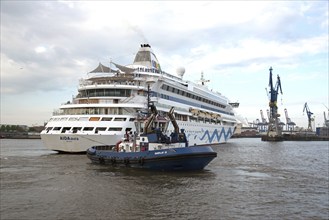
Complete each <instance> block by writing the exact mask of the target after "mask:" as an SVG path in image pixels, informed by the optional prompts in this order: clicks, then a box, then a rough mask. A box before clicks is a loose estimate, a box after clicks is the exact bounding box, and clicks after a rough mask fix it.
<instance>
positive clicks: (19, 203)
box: [0, 139, 329, 220]
mask: <svg viewBox="0 0 329 220" xmlns="http://www.w3.org/2000/svg"><path fill="white" fill-rule="evenodd" d="M214 150H215V151H217V153H218V157H217V158H216V159H215V160H213V161H212V162H211V163H210V164H209V165H208V166H207V167H206V169H205V170H204V171H198V172H150V171H144V170H136V169H122V168H120V169H119V168H110V167H106V166H99V165H94V164H91V163H90V161H89V160H88V158H87V157H86V156H85V155H60V154H56V153H55V152H53V151H49V150H46V149H45V148H44V146H43V144H42V142H41V141H40V140H6V139H2V140H1V157H0V162H1V167H0V168H1V173H0V177H1V178H0V181H1V182H0V183H1V194H0V195H1V196H0V207H1V214H0V215H1V216H0V219H1V220H5V219H50V220H51V219H328V216H329V192H328V189H329V186H328V158H329V153H328V152H329V146H328V142H279V143H272V142H262V141H261V140H260V139H231V140H230V141H229V142H228V143H227V144H222V145H218V146H215V147H214Z"/></svg>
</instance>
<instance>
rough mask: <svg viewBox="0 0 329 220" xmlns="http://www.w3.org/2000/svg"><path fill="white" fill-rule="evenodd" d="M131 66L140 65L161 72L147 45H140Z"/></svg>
mask: <svg viewBox="0 0 329 220" xmlns="http://www.w3.org/2000/svg"><path fill="white" fill-rule="evenodd" d="M133 65H142V66H145V67H147V68H152V69H156V70H158V71H159V72H161V68H160V64H159V61H158V59H157V58H156V56H155V54H154V53H153V51H152V49H151V46H150V45H149V44H141V47H140V48H139V50H138V52H137V54H136V56H135V60H134V63H133Z"/></svg>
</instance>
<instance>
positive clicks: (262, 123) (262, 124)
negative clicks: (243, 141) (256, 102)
mask: <svg viewBox="0 0 329 220" xmlns="http://www.w3.org/2000/svg"><path fill="white" fill-rule="evenodd" d="M260 117H261V120H260V121H259V122H258V124H257V125H258V127H259V128H258V129H259V131H260V132H264V131H266V127H267V125H268V123H267V121H266V118H265V117H264V114H263V110H260Z"/></svg>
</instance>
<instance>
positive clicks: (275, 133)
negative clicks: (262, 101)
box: [267, 67, 282, 140]
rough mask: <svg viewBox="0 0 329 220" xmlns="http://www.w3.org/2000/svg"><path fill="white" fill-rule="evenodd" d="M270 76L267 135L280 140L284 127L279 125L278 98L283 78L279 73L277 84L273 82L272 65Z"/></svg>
mask: <svg viewBox="0 0 329 220" xmlns="http://www.w3.org/2000/svg"><path fill="white" fill-rule="evenodd" d="M269 70H270V77H269V89H270V91H269V100H270V102H269V106H270V120H269V125H268V130H267V136H268V137H273V139H274V140H279V139H280V138H277V137H281V136H282V129H281V128H280V127H279V120H278V119H279V117H280V114H278V106H277V100H278V94H279V92H280V93H281V94H282V87H281V80H280V77H279V75H277V81H276V84H275V85H274V84H273V80H272V70H273V69H272V67H270V69H269Z"/></svg>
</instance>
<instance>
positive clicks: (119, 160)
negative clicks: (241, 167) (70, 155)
mask: <svg viewBox="0 0 329 220" xmlns="http://www.w3.org/2000/svg"><path fill="white" fill-rule="evenodd" d="M108 147H109V148H110V146H108ZM87 156H88V158H89V159H90V160H91V161H92V162H93V163H98V164H106V165H112V166H125V167H135V168H144V169H150V170H164V171H170V170H202V169H203V168H204V167H206V166H207V165H208V164H209V163H210V162H211V161H212V160H213V159H214V158H215V157H216V156H217V153H216V152H214V151H213V149H212V148H211V147H198V146H192V147H186V148H170V149H162V150H154V151H144V152H115V151H112V150H109V149H107V146H94V147H91V148H89V149H88V150H87Z"/></svg>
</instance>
